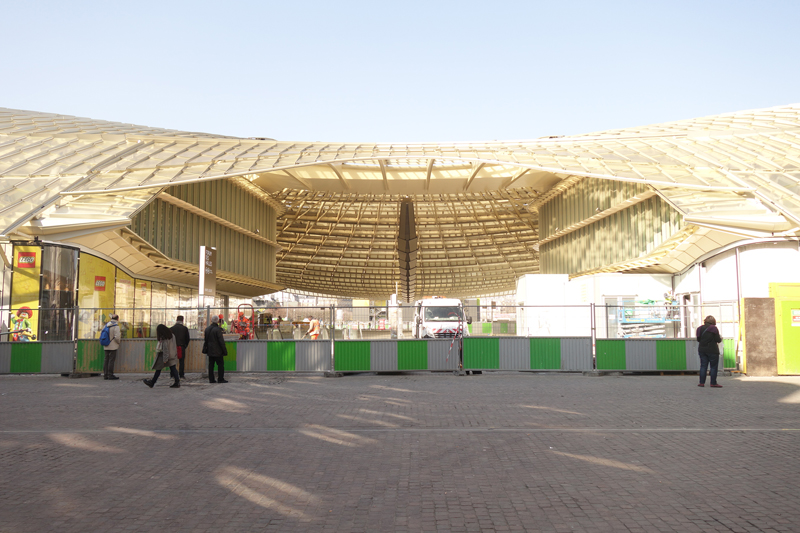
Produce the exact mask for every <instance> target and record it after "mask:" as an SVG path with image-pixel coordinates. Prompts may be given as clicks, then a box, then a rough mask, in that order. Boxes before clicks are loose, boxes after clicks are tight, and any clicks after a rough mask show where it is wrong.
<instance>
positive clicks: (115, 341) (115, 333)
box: [103, 315, 122, 379]
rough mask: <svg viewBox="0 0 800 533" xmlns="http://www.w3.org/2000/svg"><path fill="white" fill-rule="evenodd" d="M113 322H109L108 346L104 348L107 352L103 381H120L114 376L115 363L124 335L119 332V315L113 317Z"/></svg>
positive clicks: (107, 325) (104, 361)
mask: <svg viewBox="0 0 800 533" xmlns="http://www.w3.org/2000/svg"><path fill="white" fill-rule="evenodd" d="M110 318H111V320H109V321H108V323H107V324H106V327H108V338H109V341H110V342H109V343H108V346H103V350H104V351H105V359H104V360H103V379H119V378H118V377H117V376H115V375H114V363H115V362H116V361H117V350H119V342H120V341H121V340H122V334H121V333H120V330H119V315H111V317H110Z"/></svg>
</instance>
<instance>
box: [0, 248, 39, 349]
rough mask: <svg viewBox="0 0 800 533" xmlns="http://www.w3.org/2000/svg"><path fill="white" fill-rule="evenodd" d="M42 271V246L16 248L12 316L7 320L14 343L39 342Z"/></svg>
mask: <svg viewBox="0 0 800 533" xmlns="http://www.w3.org/2000/svg"><path fill="white" fill-rule="evenodd" d="M41 270H42V248H41V247H40V246H14V262H13V265H12V271H13V278H12V280H11V313H10V316H9V321H8V330H9V332H10V335H9V340H11V341H21V342H29V341H35V340H36V339H38V332H39V313H38V310H39V289H40V286H41V281H40V274H41ZM3 340H5V339H3Z"/></svg>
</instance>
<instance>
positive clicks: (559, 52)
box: [0, 0, 800, 142]
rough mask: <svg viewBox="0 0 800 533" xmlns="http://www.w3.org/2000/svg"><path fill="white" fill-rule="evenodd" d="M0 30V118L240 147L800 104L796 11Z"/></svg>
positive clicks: (171, 17)
mask: <svg viewBox="0 0 800 533" xmlns="http://www.w3.org/2000/svg"><path fill="white" fill-rule="evenodd" d="M0 20H2V21H3V24H2V26H1V27H2V31H0V43H2V44H0V50H2V55H0V57H2V63H0V107H11V108H17V109H31V110H36V111H45V112H54V113H63V114H69V115H78V116H85V117H91V118H98V119H105V120H114V121H121V122H132V123H136V124H143V125H148V126H159V127H167V128H175V129H181V130H191V131H203V132H209V133H218V134H226V135H237V136H243V137H250V136H259V137H262V136H264V137H273V138H278V139H282V140H308V141H316V140H320V141H362V142H377V141H467V140H492V139H497V140H512V139H528V138H535V137H540V136H543V135H568V134H577V133H588V132H592V131H599V130H604V129H611V128H620V127H629V126H639V125H645V124H651V123H656V122H665V121H670V120H679V119H684V118H693V117H698V116H705V115H712V114H717V113H724V112H729V111H740V110H745V109H754V108H761V107H771V106H776V105H785V104H790V103H797V102H800V38H798V30H797V25H798V22H799V21H800V2H798V1H769V0H761V1H747V2H746V1H732V0H728V1H701V0H696V1H677V0H673V1H666V2H660V1H658V2H657V1H644V0H643V1H636V2H633V1H630V2H629V1H624V2H623V1H616V2H615V1H606V2H600V1H598V2H588V1H586V2H578V1H563V0H562V1H547V2H539V1H528V2H522V1H519V2H516V1H505V2H504V1H494V2H490V1H484V2H474V1H467V0H462V1H435V0H430V1H428V2H420V1H414V0H406V1H403V2H380V1H363V2H362V1H334V0H330V1H305V2H297V1H295V2H291V1H285V2H271V1H262V2H258V1H250V2H247V1H235V0H230V1H227V2H219V3H217V2H207V1H206V2H204V1H187V2H171V1H168V0H163V1H160V2H152V1H137V2H112V1H103V2H81V1H77V0H76V1H70V2H64V1H58V2H49V1H47V2H45V1H41V2H34V1H31V2H11V1H6V2H3V3H2V5H0Z"/></svg>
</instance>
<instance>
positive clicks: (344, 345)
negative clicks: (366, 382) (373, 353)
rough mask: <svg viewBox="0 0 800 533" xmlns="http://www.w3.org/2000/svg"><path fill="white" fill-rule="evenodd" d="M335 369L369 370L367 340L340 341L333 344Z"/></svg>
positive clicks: (344, 370)
mask: <svg viewBox="0 0 800 533" xmlns="http://www.w3.org/2000/svg"><path fill="white" fill-rule="evenodd" d="M335 350H336V353H335V354H334V356H335V357H334V361H335V365H336V370H337V371H340V372H347V371H369V370H370V363H369V341H342V342H337V343H336V344H335Z"/></svg>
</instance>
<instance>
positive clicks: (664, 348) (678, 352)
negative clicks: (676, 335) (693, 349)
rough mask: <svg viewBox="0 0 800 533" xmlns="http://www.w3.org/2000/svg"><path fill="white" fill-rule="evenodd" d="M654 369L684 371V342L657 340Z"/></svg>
mask: <svg viewBox="0 0 800 533" xmlns="http://www.w3.org/2000/svg"><path fill="white" fill-rule="evenodd" d="M656 368H658V370H686V341H685V340H677V339H676V340H657V341H656Z"/></svg>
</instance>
